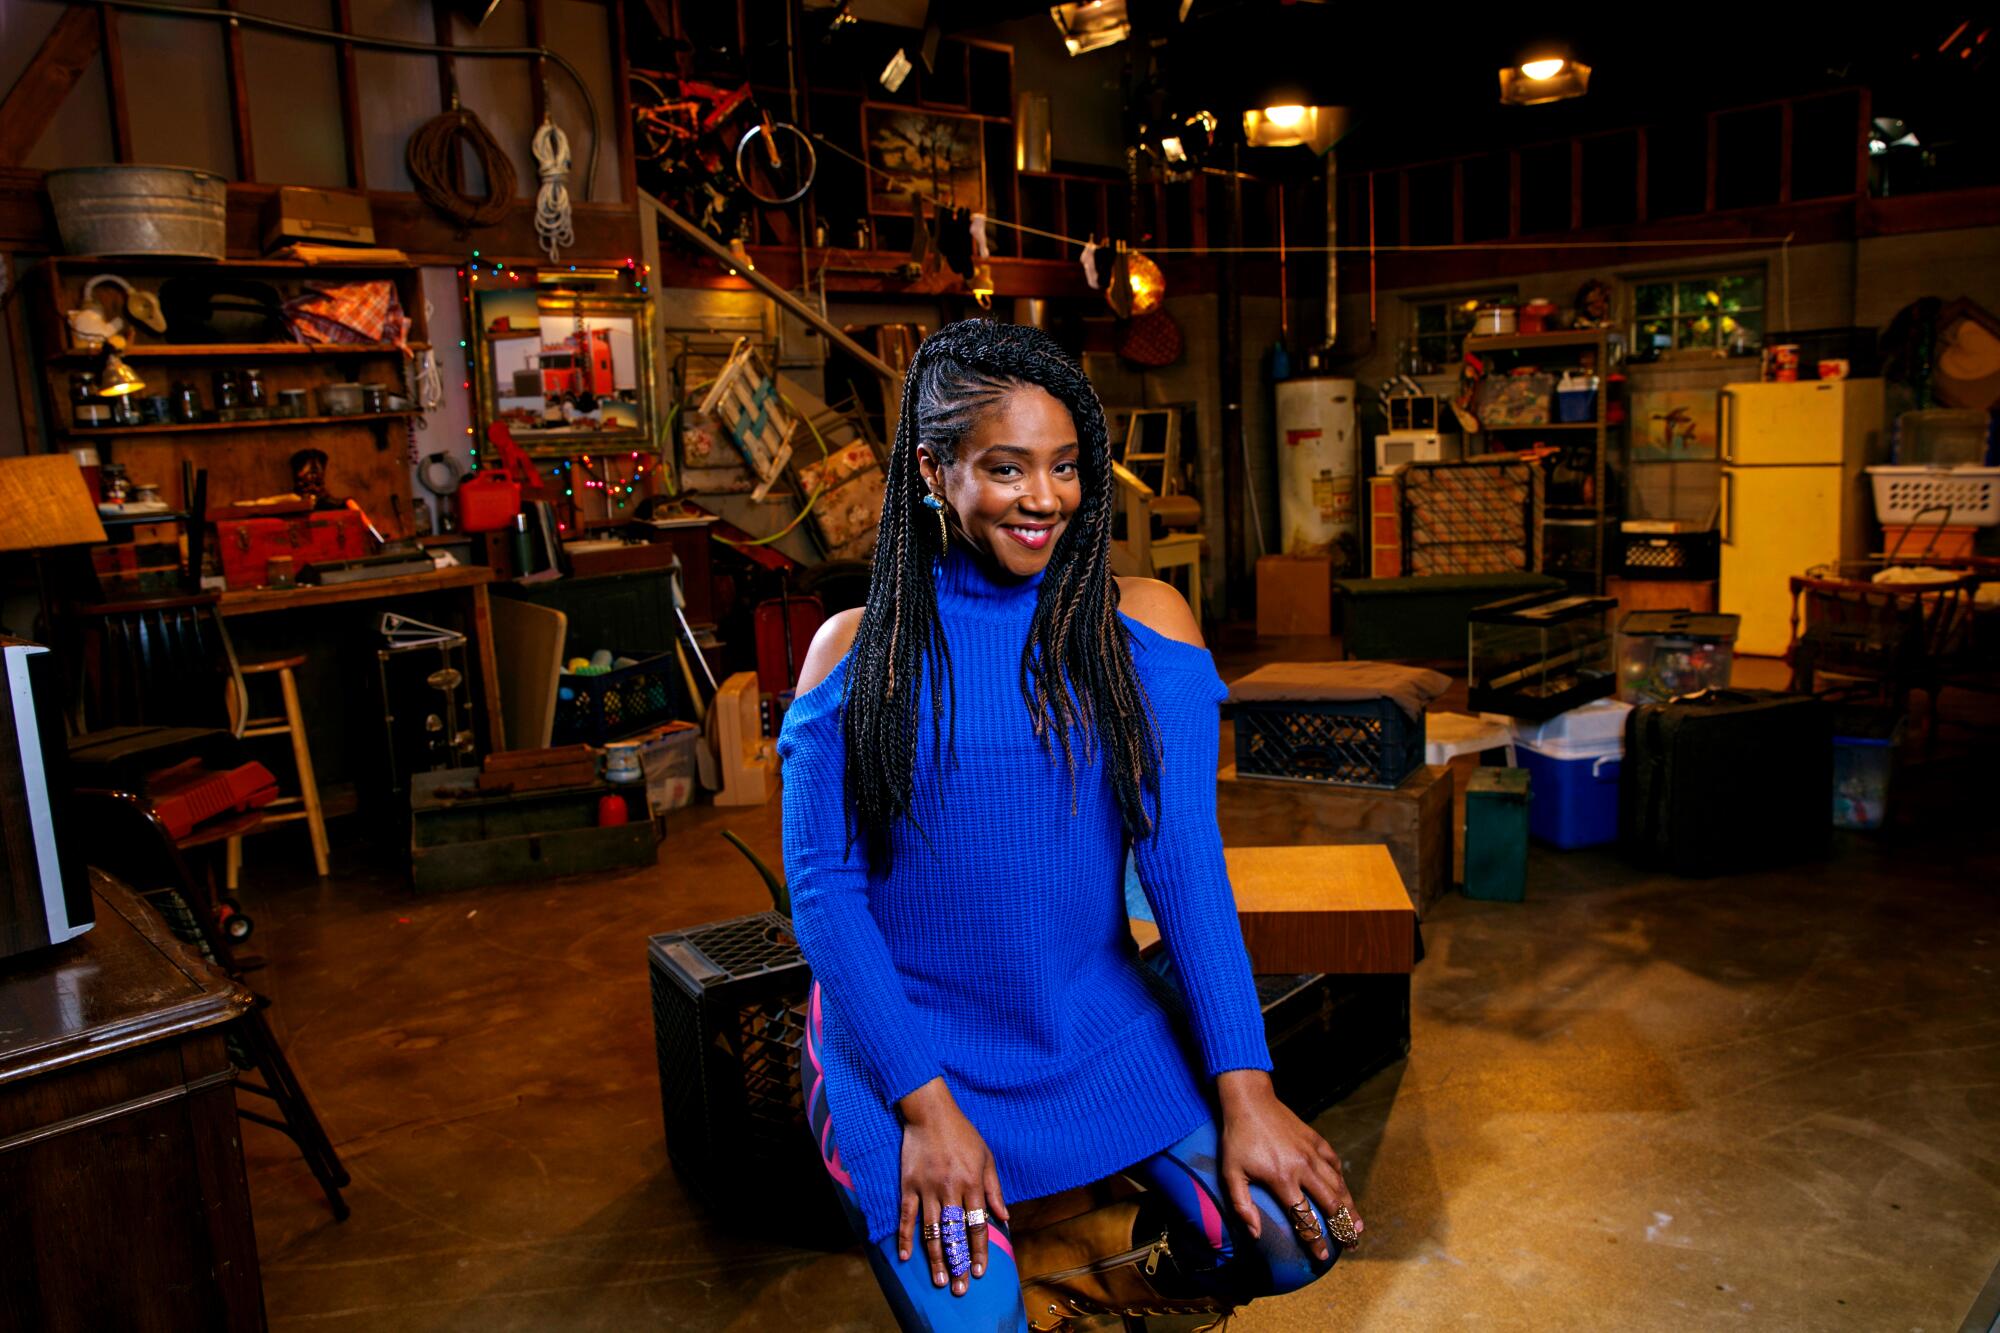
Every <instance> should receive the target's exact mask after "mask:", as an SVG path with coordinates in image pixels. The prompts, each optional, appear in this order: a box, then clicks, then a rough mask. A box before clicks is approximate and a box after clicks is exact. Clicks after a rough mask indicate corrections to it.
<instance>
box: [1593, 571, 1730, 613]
mask: <svg viewBox="0 0 2000 1333" xmlns="http://www.w3.org/2000/svg"><path fill="white" fill-rule="evenodd" d="M1604 595H1605V596H1606V597H1615V598H1617V599H1618V610H1619V611H1620V612H1621V613H1622V612H1625V611H1699V612H1703V613H1707V612H1710V611H1713V610H1715V580H1714V579H1621V578H1618V577H1616V576H1615V575H1614V576H1611V577H1609V578H1606V579H1605V580H1604Z"/></svg>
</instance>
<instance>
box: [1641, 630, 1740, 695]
mask: <svg viewBox="0 0 2000 1333" xmlns="http://www.w3.org/2000/svg"><path fill="white" fill-rule="evenodd" d="M1737 624H1738V618H1737V617H1736V616H1728V615H1696V614H1694V613H1692V612H1689V611H1634V612H1632V613H1631V614H1630V615H1628V616H1626V617H1625V619H1624V620H1623V621H1621V622H1619V625H1618V697H1619V698H1620V699H1623V700H1624V701H1625V702H1626V703H1630V704H1657V703H1664V702H1666V701H1667V700H1668V699H1671V698H1673V697H1675V696H1676V695H1681V694H1693V693H1695V692H1696V691H1699V690H1707V689H1724V688H1726V687H1727V686H1728V684H1729V668H1730V665H1731V663H1732V662H1733V661H1734V660H1735V657H1736V627H1737Z"/></svg>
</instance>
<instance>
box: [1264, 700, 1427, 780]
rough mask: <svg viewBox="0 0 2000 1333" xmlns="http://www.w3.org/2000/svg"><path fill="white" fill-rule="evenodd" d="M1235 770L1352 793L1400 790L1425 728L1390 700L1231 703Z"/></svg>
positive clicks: (1420, 750)
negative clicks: (1370, 789) (1336, 787)
mask: <svg viewBox="0 0 2000 1333" xmlns="http://www.w3.org/2000/svg"><path fill="white" fill-rule="evenodd" d="M1230 716H1231V717H1232V718H1234V719H1235V722H1236V771H1237V773H1238V774H1242V775H1248V776H1251V777H1265V778H1295V779H1300V780H1303V781H1309V782H1330V783H1336V784H1340V785H1343V786H1349V787H1399V786H1401V785H1402V782H1403V779H1404V778H1406V777H1408V776H1409V775H1410V774H1411V773H1412V772H1414V771H1415V770H1416V767H1417V765H1419V764H1421V763H1423V761H1424V723H1423V719H1422V718H1421V717H1419V718H1417V719H1416V720H1414V721H1412V720H1411V718H1410V717H1409V715H1408V714H1406V713H1404V712H1403V710H1402V709H1401V708H1400V707H1398V706H1397V705H1396V703H1395V701H1394V700H1391V699H1354V700H1343V701H1341V702H1338V703H1311V702H1305V701H1299V700H1285V701H1282V702H1272V703H1255V704H1253V703H1239V704H1232V705H1230Z"/></svg>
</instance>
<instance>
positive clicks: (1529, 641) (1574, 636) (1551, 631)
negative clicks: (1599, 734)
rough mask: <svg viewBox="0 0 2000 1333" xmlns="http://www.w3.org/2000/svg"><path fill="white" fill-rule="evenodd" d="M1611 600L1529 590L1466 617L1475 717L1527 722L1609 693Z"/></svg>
mask: <svg viewBox="0 0 2000 1333" xmlns="http://www.w3.org/2000/svg"><path fill="white" fill-rule="evenodd" d="M1617 605H1618V602H1617V600H1616V599H1615V598H1611V597H1570V596H1565V595H1563V594H1560V593H1554V594H1551V593H1529V594H1527V595H1525V596H1521V597H1514V598H1509V599H1508V600H1507V601H1504V602H1494V603H1493V604H1491V605H1490V606H1482V607H1480V608H1478V609H1477V610H1475V611H1474V612H1473V613H1472V615H1471V616H1470V617H1469V620H1470V632H1469V638H1470V641H1471V646H1470V651H1469V654H1468V657H1469V662H1468V680H1467V685H1468V695H1469V698H1468V702H1469V704H1470V705H1471V707H1472V708H1473V710H1474V711H1476V712H1483V713H1503V714H1506V715H1507V716H1509V717H1525V718H1530V719H1535V720H1541V719H1545V718H1551V717H1554V716H1555V715H1556V714H1558V713H1562V712H1566V711H1568V710H1569V709H1572V708H1575V707H1576V706H1577V705H1578V704H1586V703H1589V702H1590V701H1591V700H1593V699H1602V698H1604V697H1605V696H1607V695H1609V694H1610V693H1612V691H1613V690H1614V689H1615V688H1616V685H1617V680H1616V678H1615V675H1614V673H1613V670H1612V660H1611V626H1610V617H1611V612H1612V610H1613V608H1615V607H1616V606H1617Z"/></svg>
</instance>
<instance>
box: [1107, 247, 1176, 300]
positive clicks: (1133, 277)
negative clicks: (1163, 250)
mask: <svg viewBox="0 0 2000 1333" xmlns="http://www.w3.org/2000/svg"><path fill="white" fill-rule="evenodd" d="M1166 295H1167V275H1166V274H1164V273H1162V272H1160V266H1159V265H1158V264H1155V263H1154V262H1153V261H1152V260H1150V259H1148V258H1146V256H1144V255H1142V254H1140V253H1139V252H1138V251H1137V250H1130V249H1127V248H1126V246H1125V242H1123V241H1120V242H1118V257H1117V258H1116V259H1115V260H1113V261H1112V263H1111V281H1109V282H1107V283H1105V284H1104V300H1105V303H1106V304H1108V305H1109V306H1110V307H1111V310H1112V313H1113V314H1115V315H1117V316H1118V318H1120V319H1137V318H1138V317H1139V316H1140V315H1150V314H1152V313H1153V312H1154V311H1155V310H1158V309H1159V308H1160V302H1161V301H1163V300H1164V299H1166Z"/></svg>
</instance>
